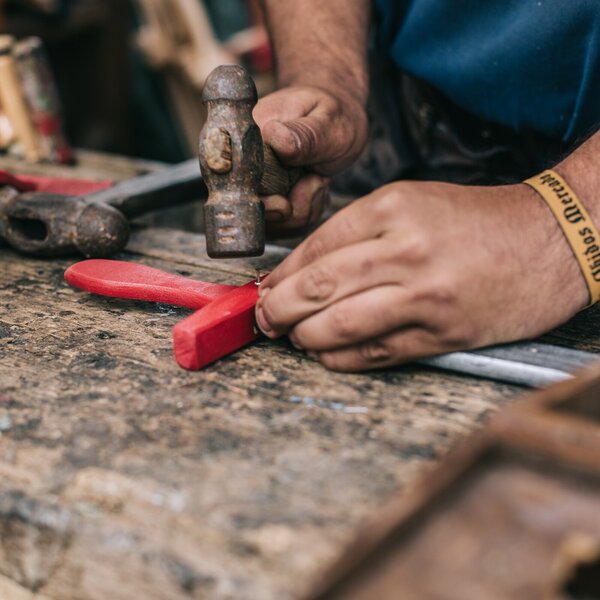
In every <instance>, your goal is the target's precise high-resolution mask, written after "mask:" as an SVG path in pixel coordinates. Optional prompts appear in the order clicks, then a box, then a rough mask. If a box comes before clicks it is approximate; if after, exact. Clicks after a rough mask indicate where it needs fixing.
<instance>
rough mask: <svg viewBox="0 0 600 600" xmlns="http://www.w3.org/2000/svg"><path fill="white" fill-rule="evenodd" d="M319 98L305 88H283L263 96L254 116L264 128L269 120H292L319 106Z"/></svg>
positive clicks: (254, 111)
mask: <svg viewBox="0 0 600 600" xmlns="http://www.w3.org/2000/svg"><path fill="white" fill-rule="evenodd" d="M318 103H319V98H318V97H316V96H315V94H314V92H311V91H310V90H305V89H294V90H293V91H292V90H290V89H282V90H278V91H276V92H273V93H272V94H269V95H267V96H264V97H263V98H261V99H260V100H259V101H258V103H257V104H256V106H255V107H254V110H253V111H252V116H253V117H254V120H255V121H256V123H257V125H258V126H259V127H260V128H261V129H262V128H263V127H264V126H265V125H266V124H267V123H268V122H269V121H273V120H276V121H283V122H285V121H292V120H294V119H298V118H300V117H303V116H304V115H308V114H309V113H311V112H312V111H313V110H315V109H316V108H317V105H318Z"/></svg>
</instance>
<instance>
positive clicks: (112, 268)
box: [65, 259, 260, 370]
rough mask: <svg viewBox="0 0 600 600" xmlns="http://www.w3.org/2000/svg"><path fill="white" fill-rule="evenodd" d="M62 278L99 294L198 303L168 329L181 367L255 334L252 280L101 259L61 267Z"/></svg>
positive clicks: (196, 365) (196, 364) (206, 360)
mask: <svg viewBox="0 0 600 600" xmlns="http://www.w3.org/2000/svg"><path fill="white" fill-rule="evenodd" d="M65 279H66V280H67V282H68V283H70V284H71V285H72V286H74V287H77V288H79V289H83V290H86V291H88V292H92V293H94V294H100V295H103V296H110V297H113V298H128V299H134V300H150V301H152V302H162V303H165V304H174V305H176V306H183V307H186V308H200V310H198V311H196V312H195V313H194V314H193V315H191V316H189V317H188V318H187V319H184V320H183V321H181V322H180V323H178V324H177V325H176V326H175V327H174V328H173V352H174V354H175V359H176V360H177V362H178V364H179V365H180V366H182V367H184V368H185V369H190V370H198V369H202V368H203V367H205V366H206V365H209V364H210V363H212V362H214V361H216V360H218V359H219V358H222V357H223V356H227V355H228V354H230V353H231V352H234V351H235V350H238V349H239V348H242V347H244V346H246V345H247V344H250V343H251V342H253V341H254V340H256V339H258V338H259V337H260V332H259V330H258V329H257V327H256V324H255V320H254V306H255V305H256V302H257V301H258V286H257V285H256V281H251V282H250V283H248V284H246V285H243V286H241V287H235V286H230V285H222V284H217V283H208V282H205V281H197V280H194V279H188V278H186V277H181V276H179V275H173V274H171V273H166V272H164V271H160V270H159V269H154V268H152V267H147V266H145V265H140V264H136V263H128V262H124V261H118V260H104V259H92V260H85V261H82V262H79V263H76V264H74V265H73V266H71V267H69V268H68V269H67V271H66V272H65Z"/></svg>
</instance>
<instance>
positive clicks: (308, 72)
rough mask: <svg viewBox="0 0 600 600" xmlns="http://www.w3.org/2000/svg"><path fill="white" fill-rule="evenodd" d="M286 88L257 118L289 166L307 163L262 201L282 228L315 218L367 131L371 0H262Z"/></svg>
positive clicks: (265, 102)
mask: <svg viewBox="0 0 600 600" xmlns="http://www.w3.org/2000/svg"><path fill="white" fill-rule="evenodd" d="M262 4H263V6H264V8H265V16H266V19H267V24H268V28H269V32H270V34H271V42H272V45H273V50H274V54H275V61H276V64H277V80H278V84H279V86H280V87H281V90H280V91H278V92H275V93H274V94H271V95H270V96H267V97H266V98H263V99H262V100H261V101H260V102H259V103H258V105H257V107H256V109H255V111H254V116H255V119H256V121H257V122H258V124H259V126H260V128H261V130H262V133H263V138H264V140H265V142H266V143H267V144H270V145H271V146H273V149H274V150H275V153H276V154H277V155H278V156H279V158H280V159H281V160H282V162H283V163H284V164H286V165H293V166H299V167H307V172H308V173H311V175H307V176H306V177H304V178H303V179H302V180H301V181H300V182H299V183H298V184H297V185H296V186H295V187H294V189H293V190H292V192H291V193H290V195H289V199H285V198H283V197H281V196H277V197H270V198H266V199H265V207H266V210H267V219H268V220H269V221H270V222H271V227H270V228H269V229H270V231H271V232H273V229H275V230H279V233H282V232H285V231H288V232H289V231H290V230H295V229H299V228H302V227H304V226H306V225H310V224H313V223H316V222H317V221H318V220H319V217H320V216H321V213H322V211H323V207H324V205H325V204H326V202H327V200H328V197H329V193H328V191H327V185H328V183H329V180H328V177H329V176H331V175H333V174H334V173H336V172H338V171H339V170H341V169H343V168H344V167H346V166H348V165H349V164H350V163H351V162H352V161H353V160H354V159H355V158H356V157H357V156H358V154H359V153H360V151H361V150H362V148H363V146H364V144H365V141H366V135H367V118H366V113H365V106H366V101H367V93H368V73H367V46H368V42H367V38H368V32H369V25H370V12H371V0H353V1H352V2H348V1H347V0H303V1H302V2H282V1H281V0H262Z"/></svg>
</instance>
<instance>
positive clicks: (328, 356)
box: [319, 352, 344, 371]
mask: <svg viewBox="0 0 600 600" xmlns="http://www.w3.org/2000/svg"><path fill="white" fill-rule="evenodd" d="M319 361H320V362H321V364H322V365H323V366H324V367H326V368H327V369H329V370H330V371H344V365H343V363H342V360H341V359H340V356H339V354H338V353H336V352H322V353H321V354H320V355H319Z"/></svg>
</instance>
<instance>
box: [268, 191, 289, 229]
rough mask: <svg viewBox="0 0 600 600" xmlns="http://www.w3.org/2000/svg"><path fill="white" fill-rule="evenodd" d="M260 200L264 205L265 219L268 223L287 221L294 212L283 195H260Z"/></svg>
mask: <svg viewBox="0 0 600 600" xmlns="http://www.w3.org/2000/svg"><path fill="white" fill-rule="evenodd" d="M261 200H262V201H263V203H264V205H265V219H266V220H267V221H269V222H270V223H280V222H283V221H287V220H288V219H290V218H291V216H292V214H293V212H294V211H293V208H292V203H291V202H290V201H289V200H288V199H287V198H286V197H285V196H279V195H273V196H262V197H261Z"/></svg>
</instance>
